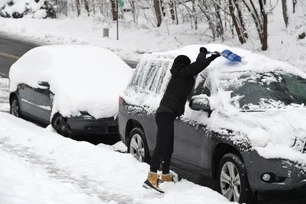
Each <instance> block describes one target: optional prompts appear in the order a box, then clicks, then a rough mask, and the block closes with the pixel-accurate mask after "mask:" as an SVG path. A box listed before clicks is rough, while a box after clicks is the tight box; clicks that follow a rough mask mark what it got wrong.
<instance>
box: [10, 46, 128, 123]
mask: <svg viewBox="0 0 306 204" xmlns="http://www.w3.org/2000/svg"><path fill="white" fill-rule="evenodd" d="M132 72H133V71H132V69H131V68H130V67H129V66H128V65H127V64H126V63H125V62H123V61H122V60H121V59H120V58H119V57H118V56H117V55H115V54H114V53H112V52H111V51H109V50H107V49H104V48H100V47H95V46H86V45H54V46H41V47H38V48H34V49H32V50H30V51H29V52H27V53H26V54H25V55H24V56H22V57H21V58H20V59H19V60H18V61H17V62H16V63H14V64H13V65H12V67H11V69H10V72H9V78H10V91H11V92H14V91H16V89H17V85H18V84H20V83H26V84H28V85H30V86H31V87H35V88H38V87H39V85H38V83H39V82H41V81H44V82H48V83H49V84H50V90H51V91H52V92H53V93H54V94H55V97H54V103H53V110H52V112H53V113H55V112H57V111H59V112H60V113H61V114H62V115H64V116H71V115H78V114H79V112H80V111H87V112H88V113H89V114H91V115H92V116H94V117H96V118H103V117H112V116H115V115H116V114H117V112H118V96H119V94H120V93H121V91H122V90H123V89H124V88H125V86H126V85H127V83H128V81H129V79H130V76H131V74H132Z"/></svg>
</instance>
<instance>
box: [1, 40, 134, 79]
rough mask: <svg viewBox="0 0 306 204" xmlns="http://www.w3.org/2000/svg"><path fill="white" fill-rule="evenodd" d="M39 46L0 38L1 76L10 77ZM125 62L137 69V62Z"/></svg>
mask: <svg viewBox="0 0 306 204" xmlns="http://www.w3.org/2000/svg"><path fill="white" fill-rule="evenodd" d="M37 46H39V45H37V44H34V43H30V42H25V41H22V40H17V39H12V38H9V37H6V36H0V76H2V77H8V73H9V70H10V67H11V66H12V64H13V63H14V62H16V61H17V60H18V59H19V58H20V57H21V56H22V55H23V54H25V53H26V52H27V51H29V50H31V49H32V48H34V47H37ZM124 61H125V62H126V63H127V64H128V65H129V66H130V67H132V68H135V67H136V65H137V62H133V61H129V60H125V59H124Z"/></svg>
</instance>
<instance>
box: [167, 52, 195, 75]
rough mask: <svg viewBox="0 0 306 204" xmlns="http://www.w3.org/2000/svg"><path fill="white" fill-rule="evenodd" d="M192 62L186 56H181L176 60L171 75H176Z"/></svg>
mask: <svg viewBox="0 0 306 204" xmlns="http://www.w3.org/2000/svg"><path fill="white" fill-rule="evenodd" d="M190 63H191V60H190V59H189V57H187V56H186V55H179V56H177V57H176V58H175V59H174V62H173V65H172V67H171V69H170V72H171V74H172V75H173V74H175V73H176V72H178V71H179V70H181V69H182V68H184V67H186V66H188V65H190Z"/></svg>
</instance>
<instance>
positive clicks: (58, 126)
mask: <svg viewBox="0 0 306 204" xmlns="http://www.w3.org/2000/svg"><path fill="white" fill-rule="evenodd" d="M51 125H52V127H53V129H54V130H55V131H56V132H57V133H58V134H60V135H62V136H64V137H71V134H72V133H71V130H70V127H69V125H68V123H67V118H65V117H63V116H62V115H61V114H60V113H55V114H54V116H53V117H52V120H51Z"/></svg>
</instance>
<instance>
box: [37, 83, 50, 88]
mask: <svg viewBox="0 0 306 204" xmlns="http://www.w3.org/2000/svg"><path fill="white" fill-rule="evenodd" d="M38 85H39V86H42V87H43V88H47V89H48V88H50V85H49V83H48V82H45V81H40V82H38Z"/></svg>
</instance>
